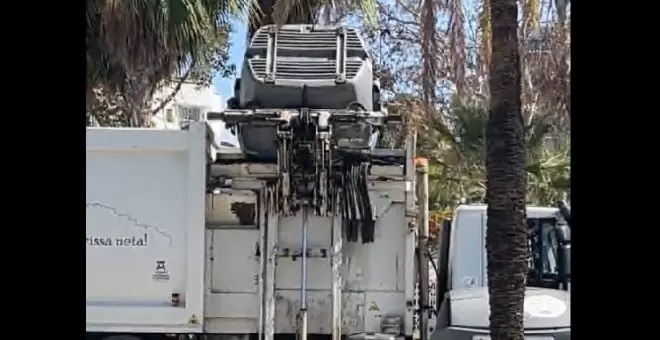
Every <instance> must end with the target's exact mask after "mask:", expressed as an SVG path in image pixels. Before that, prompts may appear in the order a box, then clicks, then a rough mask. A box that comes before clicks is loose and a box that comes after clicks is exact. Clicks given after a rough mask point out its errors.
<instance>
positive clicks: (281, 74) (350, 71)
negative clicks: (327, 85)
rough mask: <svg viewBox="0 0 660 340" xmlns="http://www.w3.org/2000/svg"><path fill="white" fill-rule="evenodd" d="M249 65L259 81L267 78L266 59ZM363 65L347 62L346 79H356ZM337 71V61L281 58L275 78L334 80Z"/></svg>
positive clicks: (250, 62)
mask: <svg viewBox="0 0 660 340" xmlns="http://www.w3.org/2000/svg"><path fill="white" fill-rule="evenodd" d="M248 63H249V65H250V68H251V69H252V73H253V74H254V76H255V77H256V78H257V79H263V78H265V77H266V59H250V60H248ZM362 64H363V62H362V60H347V61H346V78H347V79H353V78H355V77H356V76H357V74H358V72H359V71H360V67H362ZM336 70H337V61H336V60H327V59H304V60H302V59H285V58H279V59H277V61H276V64H275V76H276V77H277V79H288V80H333V79H335V77H336V76H337V71H336Z"/></svg>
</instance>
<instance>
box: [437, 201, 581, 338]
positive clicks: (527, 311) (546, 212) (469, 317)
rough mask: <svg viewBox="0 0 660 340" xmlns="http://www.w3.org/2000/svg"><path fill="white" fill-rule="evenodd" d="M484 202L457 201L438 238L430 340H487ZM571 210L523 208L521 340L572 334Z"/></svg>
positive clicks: (560, 206)
mask: <svg viewBox="0 0 660 340" xmlns="http://www.w3.org/2000/svg"><path fill="white" fill-rule="evenodd" d="M486 209H487V206H486V205H480V204H475V205H460V206H458V208H456V210H455V211H454V216H453V220H452V221H451V222H450V223H446V224H445V225H444V226H443V228H442V230H441V232H440V236H439V237H438V240H439V241H438V243H439V245H438V252H439V257H438V260H437V261H438V266H437V268H438V271H437V281H436V284H437V301H436V302H437V305H436V306H438V310H437V317H436V325H435V329H434V330H433V333H432V337H431V338H432V339H433V340H445V339H447V340H454V339H471V340H478V339H479V340H481V339H489V338H490V337H489V328H488V327H489V315H490V307H489V302H488V287H487V286H488V278H487V275H486V267H487V265H488V264H487V262H486V221H487V218H488V216H487V214H486ZM570 221H571V219H570V208H569V206H568V205H567V204H566V203H564V202H559V203H558V204H557V206H556V207H535V206H528V207H527V226H528V232H529V249H530V251H529V254H530V257H529V274H528V276H527V281H526V286H527V287H526V289H525V301H524V326H525V339H531V340H565V339H570V338H571V296H570V275H571V270H570V268H571V262H570V261H571V256H570V255H571V239H570Z"/></svg>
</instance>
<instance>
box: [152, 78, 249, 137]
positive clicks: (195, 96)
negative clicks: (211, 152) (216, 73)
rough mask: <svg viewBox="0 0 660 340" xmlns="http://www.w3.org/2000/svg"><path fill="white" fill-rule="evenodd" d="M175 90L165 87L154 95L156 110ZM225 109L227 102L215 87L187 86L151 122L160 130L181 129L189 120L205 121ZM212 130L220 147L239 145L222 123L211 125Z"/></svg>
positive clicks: (189, 84)
mask: <svg viewBox="0 0 660 340" xmlns="http://www.w3.org/2000/svg"><path fill="white" fill-rule="evenodd" d="M175 86H176V84H172V85H170V86H164V87H163V88H162V89H160V91H158V92H157V93H155V94H154V101H153V108H154V109H155V108H157V107H158V105H159V104H160V103H161V101H162V100H164V99H166V98H167V97H168V96H169V95H170V94H171V93H172V91H173V89H174V88H175ZM224 109H225V100H224V98H222V96H221V95H220V94H218V93H217V92H216V91H215V90H214V89H213V87H210V86H209V87H201V88H200V87H198V86H197V85H195V84H194V83H184V84H182V85H181V89H180V90H179V92H178V93H177V94H176V96H175V97H174V98H173V99H172V100H171V101H170V102H169V103H168V104H167V105H165V107H164V108H163V109H162V110H160V111H158V112H157V113H156V114H155V115H154V117H153V119H152V121H153V123H154V125H155V127H156V128H159V129H180V128H181V123H182V122H183V121H185V120H187V119H192V120H206V113H207V112H209V111H211V112H220V111H223V110H224ZM211 128H212V129H213V131H214V132H215V133H216V137H217V140H216V141H217V142H218V144H219V145H220V143H221V142H225V143H223V144H227V143H229V144H232V145H238V140H237V139H236V137H235V136H234V135H232V134H231V132H229V131H228V130H227V129H226V128H225V126H224V123H223V122H219V121H215V122H212V123H211Z"/></svg>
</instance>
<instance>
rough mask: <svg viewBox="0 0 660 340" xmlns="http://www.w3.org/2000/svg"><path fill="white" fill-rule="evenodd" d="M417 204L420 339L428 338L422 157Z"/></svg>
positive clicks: (425, 171) (424, 169)
mask: <svg viewBox="0 0 660 340" xmlns="http://www.w3.org/2000/svg"><path fill="white" fill-rule="evenodd" d="M416 168H417V204H418V207H419V216H418V219H417V221H418V235H419V243H418V244H419V304H420V306H419V308H420V315H419V328H420V330H419V331H420V339H421V340H428V338H429V311H428V306H429V259H428V255H427V254H428V237H429V164H428V161H427V160H426V159H424V158H420V159H417V162H416Z"/></svg>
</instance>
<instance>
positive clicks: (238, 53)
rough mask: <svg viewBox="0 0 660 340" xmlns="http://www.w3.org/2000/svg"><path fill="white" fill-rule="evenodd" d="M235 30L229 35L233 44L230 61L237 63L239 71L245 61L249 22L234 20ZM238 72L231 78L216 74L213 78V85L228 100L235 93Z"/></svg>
mask: <svg viewBox="0 0 660 340" xmlns="http://www.w3.org/2000/svg"><path fill="white" fill-rule="evenodd" d="M233 25H234V31H233V32H232V33H231V35H230V36H229V41H230V42H231V45H230V47H229V62H230V63H233V64H234V65H236V70H237V72H239V71H240V67H241V63H242V62H243V53H244V51H245V37H246V35H247V23H246V22H245V21H244V20H238V19H237V20H235V21H234V22H233ZM236 76H237V75H236V74H235V75H234V76H233V77H231V78H222V77H220V76H217V75H216V76H215V77H214V78H213V87H215V90H216V91H218V93H219V94H220V95H221V96H222V99H223V100H224V101H226V100H227V99H229V98H230V97H231V96H232V95H233V94H234V80H235V79H236Z"/></svg>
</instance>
